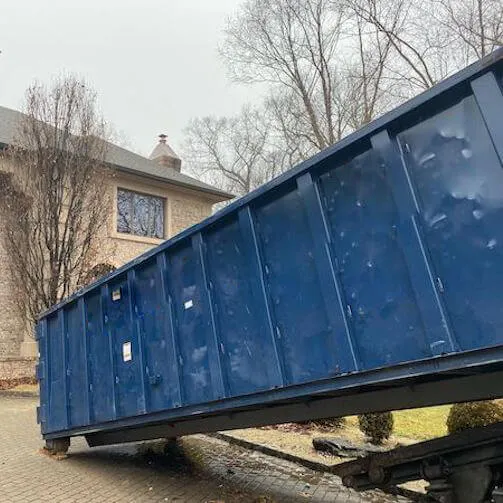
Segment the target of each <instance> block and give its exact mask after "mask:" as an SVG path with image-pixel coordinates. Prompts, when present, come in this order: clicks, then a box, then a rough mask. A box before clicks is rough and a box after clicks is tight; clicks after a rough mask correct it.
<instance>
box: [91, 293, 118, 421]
mask: <svg viewBox="0 0 503 503" xmlns="http://www.w3.org/2000/svg"><path fill="white" fill-rule="evenodd" d="M102 297H103V294H102V289H101V288H100V289H97V290H95V291H93V292H92V294H89V295H87V296H86V297H85V306H86V334H85V337H87V340H88V351H89V353H88V355H87V359H88V361H89V389H90V400H89V401H90V415H91V421H93V422H97V423H101V422H105V421H111V420H112V419H115V418H116V417H117V415H116V404H115V388H114V386H115V364H114V359H113V353H112V346H111V344H110V337H109V336H108V332H106V331H105V314H104V312H103V299H102ZM105 300H106V298H105Z"/></svg>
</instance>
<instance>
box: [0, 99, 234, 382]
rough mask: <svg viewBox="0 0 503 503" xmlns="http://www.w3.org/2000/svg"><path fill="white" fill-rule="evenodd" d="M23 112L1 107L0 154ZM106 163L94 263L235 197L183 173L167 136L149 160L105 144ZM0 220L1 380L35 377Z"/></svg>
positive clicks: (134, 251) (117, 261) (133, 251)
mask: <svg viewBox="0 0 503 503" xmlns="http://www.w3.org/2000/svg"><path fill="white" fill-rule="evenodd" d="M22 117H23V116H22V114H21V113H20V112H18V111H15V110H11V109H8V108H4V107H0V170H2V167H3V169H4V170H5V169H6V166H5V165H3V166H2V162H3V163H5V162H7V161H6V160H5V159H3V160H2V158H1V151H2V150H3V149H5V148H6V147H7V146H8V145H9V144H11V143H12V141H13V138H14V136H15V133H16V129H17V127H18V124H19V122H20V120H21V119H22ZM107 161H108V163H109V164H110V166H111V167H113V168H114V171H115V176H114V177H113V179H112V181H110V182H109V185H110V191H111V193H110V196H111V201H112V204H111V206H110V207H109V208H107V211H108V213H109V219H108V220H109V223H108V226H107V230H106V236H104V240H103V244H104V246H103V247H102V252H101V253H102V254H103V256H102V257H99V258H98V259H97V264H96V265H101V266H103V265H106V266H107V267H108V266H113V267H119V266H121V265H123V264H124V263H126V262H128V261H129V260H131V259H133V258H134V257H136V256H137V255H139V254H141V253H143V252H145V251H146V250H148V249H149V248H152V247H154V246H156V245H158V244H160V243H161V242H162V241H164V240H165V239H168V238H170V237H171V236H174V235H175V234H178V233H179V232H180V231H182V230H183V229H185V228H186V227H189V226H191V225H194V224H195V223H197V222H199V221H200V220H202V219H203V218H205V217H207V216H209V215H210V214H211V212H212V206H213V205H214V204H215V203H218V202H221V201H225V200H228V199H231V198H232V197H233V196H232V195H231V194H228V193H226V192H223V191H221V190H219V189H217V188H215V187H213V186H211V185H208V184H206V183H203V182H201V181H199V180H197V179H195V178H193V177H190V176H188V175H186V174H184V173H182V172H181V165H182V162H181V160H180V159H179V158H178V156H177V155H176V154H175V152H174V151H173V150H172V149H171V147H170V146H169V145H168V143H167V141H166V136H165V135H160V136H159V142H158V143H157V145H156V146H155V148H154V149H153V151H152V153H151V155H150V157H149V158H146V157H143V156H141V155H138V154H136V153H133V152H131V151H129V150H126V149H124V148H121V147H119V146H117V145H114V144H109V146H108V149H107ZM1 232H2V223H1V222H0V379H1V378H2V377H16V376H22V375H32V374H33V361H34V358H35V357H36V354H37V350H36V343H35V342H34V340H33V339H32V337H31V334H28V333H27V330H26V329H25V323H24V321H23V319H22V317H21V316H20V314H19V310H18V308H17V306H16V305H15V304H14V302H15V300H14V296H13V295H12V282H11V281H12V280H11V278H10V275H9V268H8V265H7V257H6V252H5V249H4V248H3V245H2V240H1Z"/></svg>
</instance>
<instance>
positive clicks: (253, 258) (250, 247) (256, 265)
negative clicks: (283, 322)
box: [239, 206, 288, 386]
mask: <svg viewBox="0 0 503 503" xmlns="http://www.w3.org/2000/svg"><path fill="white" fill-rule="evenodd" d="M239 227H240V229H241V232H242V233H243V234H242V235H243V241H244V242H245V247H244V250H245V252H246V253H247V254H248V257H247V258H248V262H249V264H250V271H251V283H252V291H253V294H254V296H255V297H256V299H257V301H258V302H260V301H261V303H262V308H263V312H264V317H265V322H266V327H267V332H268V335H269V338H270V340H271V341H272V345H273V348H274V357H275V360H276V374H277V378H276V382H277V383H278V386H286V385H287V384H288V379H287V377H286V371H285V362H284V357H283V354H282V350H281V347H280V346H279V343H278V341H277V339H276V331H275V329H274V327H275V323H274V318H273V314H272V309H271V305H270V300H269V295H268V293H267V287H266V281H265V277H264V268H263V261H262V257H261V254H260V247H259V244H258V238H257V232H256V229H255V223H254V221H253V215H252V213H251V209H250V207H249V206H245V207H244V208H242V209H241V210H240V211H239ZM254 277H257V278H258V282H255V281H254V280H253V278H254ZM257 286H258V288H257Z"/></svg>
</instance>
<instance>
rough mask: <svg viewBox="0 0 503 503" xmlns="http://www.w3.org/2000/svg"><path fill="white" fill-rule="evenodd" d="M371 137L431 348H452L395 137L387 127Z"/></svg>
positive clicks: (453, 342)
mask: <svg viewBox="0 0 503 503" xmlns="http://www.w3.org/2000/svg"><path fill="white" fill-rule="evenodd" d="M370 141H371V144H372V147H373V149H374V150H375V151H376V152H378V154H379V155H380V156H381V158H382V159H383V161H384V163H385V165H386V177H387V179H388V183H389V187H390V190H391V192H392V194H393V198H394V200H395V202H396V205H397V209H398V214H399V216H400V222H399V226H398V236H397V237H398V240H399V243H400V245H401V248H402V251H403V256H404V259H405V263H406V264H407V267H408V270H409V277H410V280H411V284H412V288H413V290H414V292H415V294H416V302H417V306H418V308H419V312H420V313H421V317H422V320H423V323H424V326H425V329H426V337H427V339H428V342H429V344H430V350H431V351H432V354H434V355H435V354H442V353H445V352H450V351H455V350H456V349H457V348H458V347H459V345H458V344H457V342H456V339H455V337H454V333H453V332H452V330H451V328H450V326H449V322H448V317H447V314H446V309H445V306H444V303H443V300H442V298H441V296H440V295H439V292H438V290H437V286H436V284H435V281H434V274H433V266H432V264H431V260H430V258H429V254H428V252H427V246H426V245H425V243H424V240H423V239H422V236H421V232H420V225H419V223H418V221H417V215H418V214H419V213H418V212H419V205H418V201H417V197H416V195H415V193H414V188H413V185H412V180H411V179H410V175H409V173H408V170H407V166H406V164H405V160H404V159H403V158H402V155H401V153H400V149H399V146H398V143H397V140H396V138H395V139H394V140H393V141H392V140H391V138H390V136H389V134H388V131H387V130H384V131H381V132H380V133H378V134H377V135H375V136H373V137H372V138H371V139H370ZM444 341H446V342H447V343H448V348H446V347H445V345H443V344H439V342H444Z"/></svg>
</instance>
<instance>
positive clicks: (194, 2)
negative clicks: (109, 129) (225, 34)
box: [0, 0, 260, 155]
mask: <svg viewBox="0 0 503 503" xmlns="http://www.w3.org/2000/svg"><path fill="white" fill-rule="evenodd" d="M239 3H240V0H189V1H188V0H164V1H162V0H101V1H98V0H83V1H82V0H79V1H75V0H44V1H42V0H23V1H21V0H1V9H0V50H1V51H2V53H1V54H0V105H3V106H6V107H11V108H16V109H21V108H22V106H23V97H24V92H25V90H26V88H27V87H28V86H29V85H30V83H32V82H33V81H34V80H35V79H38V80H41V81H50V79H51V78H52V77H53V76H57V75H59V74H61V73H62V72H71V73H76V74H78V75H79V76H82V77H84V78H86V80H88V82H89V83H90V84H91V85H92V86H93V87H94V88H95V89H96V91H97V92H98V95H99V101H100V105H101V108H102V110H103V113H104V115H105V117H106V119H107V120H108V121H110V122H111V123H112V124H113V125H114V127H115V129H116V130H117V131H118V132H119V133H120V134H121V135H123V136H124V137H125V138H126V139H127V141H128V142H129V145H130V146H131V147H132V148H133V149H134V150H136V151H138V152H139V153H142V154H144V155H148V154H149V153H150V151H151V150H152V148H153V147H154V146H155V143H156V136H157V135H158V134H159V133H162V132H164V133H166V134H167V135H168V137H169V139H168V141H169V142H170V143H171V144H172V146H173V147H174V149H175V150H181V148H180V146H181V143H182V139H183V134H182V131H183V128H184V127H185V125H186V124H187V122H188V120H189V119H190V118H191V117H194V116H201V115H209V114H215V115H230V114H232V113H234V112H236V111H238V110H239V108H240V107H241V106H242V105H243V104H244V103H245V102H253V101H256V100H258V99H259V96H260V94H259V91H258V90H256V89H252V88H250V87H246V86H238V85H236V84H233V83H231V82H230V81H229V80H228V79H227V77H226V73H225V67H224V65H223V64H222V62H221V61H220V59H219V57H218V54H217V46H218V44H219V42H220V41H221V40H222V30H223V28H224V26H225V20H226V18H227V17H228V16H229V15H231V14H232V13H233V12H234V11H235V10H236V9H237V7H238V5H239Z"/></svg>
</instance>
